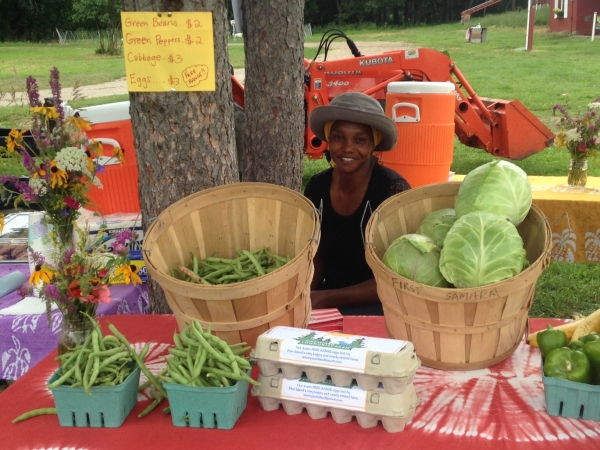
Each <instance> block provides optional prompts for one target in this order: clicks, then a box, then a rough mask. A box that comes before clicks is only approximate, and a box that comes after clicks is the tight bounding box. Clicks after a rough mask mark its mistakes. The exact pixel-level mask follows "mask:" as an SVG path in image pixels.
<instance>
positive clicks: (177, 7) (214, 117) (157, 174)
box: [123, 0, 238, 313]
mask: <svg viewBox="0 0 600 450" xmlns="http://www.w3.org/2000/svg"><path fill="white" fill-rule="evenodd" d="M123 10H124V11H157V12H158V11H162V12H164V11H173V12H176V11H209V12H212V14H213V27H214V46H215V78H216V79H215V81H216V90H215V91H214V92H166V93H165V92H156V93H155V92H131V93H130V94H129V98H130V115H131V122H132V125H133V130H134V131H133V135H134V143H135V148H136V151H137V154H136V156H137V163H138V172H139V192H140V204H141V208H142V226H143V229H144V232H146V230H147V229H148V227H149V225H150V224H151V223H152V221H153V220H154V218H156V217H157V216H158V215H159V214H160V213H161V212H162V211H163V210H165V209H166V208H167V207H169V206H170V205H171V204H173V203H174V202H176V201H177V200H180V199H181V198H183V197H185V196H187V195H190V194H193V193H194V192H198V191H200V190H202V189H206V188H210V187H213V186H219V185H223V184H230V183H234V182H236V181H237V180H238V174H237V159H236V155H235V135H234V128H233V104H232V94H231V73H230V69H229V55H228V51H227V35H228V31H229V21H228V20H227V7H226V3H225V2H224V1H223V0H166V1H165V2H164V3H163V1H161V0H159V1H153V0H123ZM125 158H127V154H126V153H125ZM149 288H150V289H149V292H150V310H151V312H152V313H169V312H170V308H169V307H168V305H167V303H166V300H165V296H164V293H163V291H162V289H161V288H160V286H159V285H158V284H157V283H156V282H155V281H154V280H152V279H151V278H150V277H149Z"/></svg>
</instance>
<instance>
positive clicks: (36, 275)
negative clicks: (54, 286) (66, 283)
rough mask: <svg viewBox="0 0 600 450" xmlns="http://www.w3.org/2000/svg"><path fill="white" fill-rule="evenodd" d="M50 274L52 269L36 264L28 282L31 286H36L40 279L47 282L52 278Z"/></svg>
mask: <svg viewBox="0 0 600 450" xmlns="http://www.w3.org/2000/svg"><path fill="white" fill-rule="evenodd" d="M52 275H53V274H52V271H50V270H48V269H47V268H46V267H44V266H42V265H41V264H38V265H37V266H35V270H34V271H33V273H32V274H31V276H30V277H29V284H31V285H32V286H37V285H38V284H39V283H40V282H42V281H43V282H44V283H46V284H48V283H50V281H51V280H52Z"/></svg>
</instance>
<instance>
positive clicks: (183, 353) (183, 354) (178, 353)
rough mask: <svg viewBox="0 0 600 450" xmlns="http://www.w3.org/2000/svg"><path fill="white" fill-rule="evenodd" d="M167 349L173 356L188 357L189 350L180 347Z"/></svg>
mask: <svg viewBox="0 0 600 450" xmlns="http://www.w3.org/2000/svg"><path fill="white" fill-rule="evenodd" d="M198 348H200V347H198ZM167 351H168V352H169V353H170V354H171V355H173V356H178V357H180V358H186V357H187V352H186V351H185V350H179V349H178V348H169V349H168V350H167Z"/></svg>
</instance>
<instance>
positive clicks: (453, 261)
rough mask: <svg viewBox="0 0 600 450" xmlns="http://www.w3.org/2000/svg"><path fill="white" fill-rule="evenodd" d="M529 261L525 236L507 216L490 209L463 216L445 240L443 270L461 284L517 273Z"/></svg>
mask: <svg viewBox="0 0 600 450" xmlns="http://www.w3.org/2000/svg"><path fill="white" fill-rule="evenodd" d="M526 264H527V259H526V251H525V249H524V248H523V240H522V239H521V236H520V235H519V232H518V231H517V228H516V227H515V226H514V225H513V224H512V223H511V222H510V221H508V220H507V219H506V218H504V217H501V216H498V215H497V214H493V213H490V212H487V211H476V212H472V213H469V214H466V215H464V216H462V217H460V218H459V219H458V220H457V221H456V222H455V223H454V225H453V226H452V228H451V229H450V231H449V232H448V235H447V236H446V239H445V241H444V248H442V252H441V256H440V271H441V272H442V274H443V275H444V278H446V280H448V281H449V282H450V283H452V284H453V285H455V286H456V287H457V288H472V287H478V286H485V285H487V284H492V283H496V282H498V281H502V280H505V279H507V278H510V277H513V276H515V275H517V274H518V273H520V272H521V270H523V267H524V266H525V265H526Z"/></svg>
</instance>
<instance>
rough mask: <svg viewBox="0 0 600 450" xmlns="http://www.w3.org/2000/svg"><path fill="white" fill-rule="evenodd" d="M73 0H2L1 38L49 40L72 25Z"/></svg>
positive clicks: (0, 6)
mask: <svg viewBox="0 0 600 450" xmlns="http://www.w3.org/2000/svg"><path fill="white" fill-rule="evenodd" d="M71 10H72V0H0V41H2V42H4V41H34V42H36V41H48V40H51V39H57V38H58V36H57V34H56V29H57V28H59V29H69V28H71V27H72V25H73V22H72V21H71Z"/></svg>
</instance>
